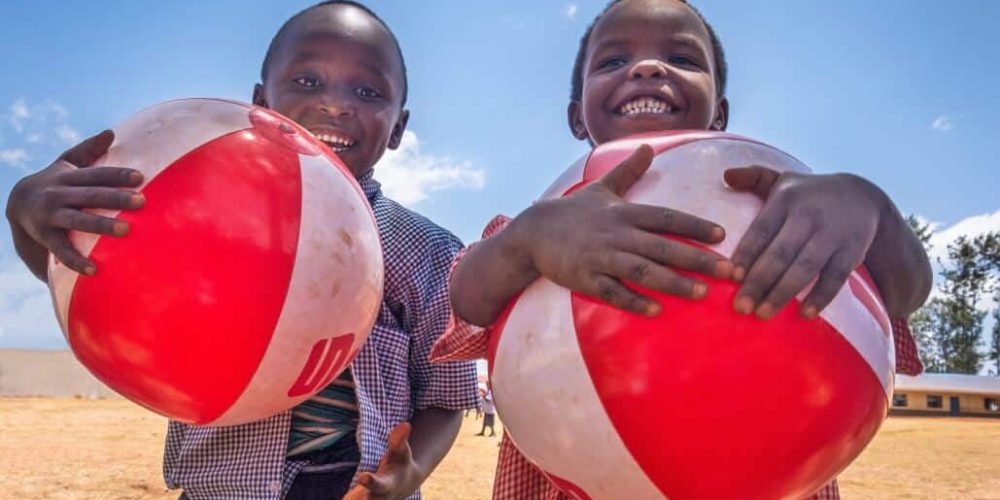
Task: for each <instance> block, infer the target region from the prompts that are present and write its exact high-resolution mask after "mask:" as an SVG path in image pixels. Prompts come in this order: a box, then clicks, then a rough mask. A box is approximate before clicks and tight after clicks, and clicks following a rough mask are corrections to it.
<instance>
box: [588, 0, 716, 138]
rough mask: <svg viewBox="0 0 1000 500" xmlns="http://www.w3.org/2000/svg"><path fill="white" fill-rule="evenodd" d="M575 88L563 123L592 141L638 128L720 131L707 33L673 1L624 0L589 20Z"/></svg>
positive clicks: (623, 133)
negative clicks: (579, 88)
mask: <svg viewBox="0 0 1000 500" xmlns="http://www.w3.org/2000/svg"><path fill="white" fill-rule="evenodd" d="M582 73H583V94H582V99H581V101H580V102H576V101H574V102H571V103H570V105H569V122H570V123H569V124H570V128H571V129H572V131H573V135H575V136H576V137H577V138H579V139H590V140H591V141H592V142H593V143H595V144H601V143H603V142H607V141H610V140H614V139H618V138H621V137H625V136H627V135H631V134H637V133H641V132H653V131H662V130H682V129H696V130H725V128H726V121H727V114H728V107H729V104H728V102H726V99H725V98H722V97H718V95H717V93H716V83H715V63H714V59H713V52H712V43H711V37H710V35H709V34H708V30H707V29H706V28H705V25H704V24H703V23H702V22H701V20H700V19H699V18H698V16H697V15H696V14H695V13H694V12H693V11H692V10H691V9H690V8H688V7H687V6H686V5H684V4H682V3H680V2H677V1H675V0H631V1H628V2H623V3H620V4H618V5H616V6H614V7H612V8H611V9H610V10H609V11H608V12H607V13H605V14H604V16H603V17H602V18H601V19H600V20H599V21H598V22H597V24H596V25H595V26H594V30H593V32H592V33H591V35H590V42H589V44H588V47H587V52H586V54H585V56H584V64H583V68H582Z"/></svg>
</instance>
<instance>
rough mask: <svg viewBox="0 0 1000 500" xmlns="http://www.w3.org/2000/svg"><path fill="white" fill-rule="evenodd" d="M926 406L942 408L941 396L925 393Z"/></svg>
mask: <svg viewBox="0 0 1000 500" xmlns="http://www.w3.org/2000/svg"><path fill="white" fill-rule="evenodd" d="M927 407H928V408H944V405H943V404H941V396H935V395H933V394H928V395H927Z"/></svg>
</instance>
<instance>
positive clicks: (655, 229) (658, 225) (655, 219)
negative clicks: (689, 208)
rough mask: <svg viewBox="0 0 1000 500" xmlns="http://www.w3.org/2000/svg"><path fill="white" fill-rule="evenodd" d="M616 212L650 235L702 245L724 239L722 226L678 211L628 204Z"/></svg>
mask: <svg viewBox="0 0 1000 500" xmlns="http://www.w3.org/2000/svg"><path fill="white" fill-rule="evenodd" d="M618 210H620V211H621V214H622V216H623V217H625V219H626V220H628V221H629V222H630V223H632V224H633V225H635V226H636V227H638V228H639V229H642V230H644V231H649V232H651V233H657V234H669V235H673V236H681V237H684V238H690V239H692V240H695V241H700V242H703V243H713V244H714V243H719V242H721V241H722V240H723V239H725V237H726V231H725V230H724V229H723V228H722V226H720V225H718V224H716V223H714V222H712V221H710V220H706V219H702V218H701V217H697V216H695V215H691V214H689V213H686V212H681V211H679V210H673V209H670V208H663V207H657V206H653V205H642V204H639V203H628V204H624V205H622V206H621V207H620V208H618Z"/></svg>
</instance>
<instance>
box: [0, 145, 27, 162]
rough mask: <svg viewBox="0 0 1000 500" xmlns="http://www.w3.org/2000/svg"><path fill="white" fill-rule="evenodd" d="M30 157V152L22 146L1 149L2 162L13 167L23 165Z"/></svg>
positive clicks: (0, 158) (0, 160)
mask: <svg viewBox="0 0 1000 500" xmlns="http://www.w3.org/2000/svg"><path fill="white" fill-rule="evenodd" d="M27 159H28V152H27V151H25V150H24V149H22V148H14V149H0V163H3V164H5V165H9V166H11V167H21V166H23V165H24V162H25V160H27Z"/></svg>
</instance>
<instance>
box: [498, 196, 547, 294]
mask: <svg viewBox="0 0 1000 500" xmlns="http://www.w3.org/2000/svg"><path fill="white" fill-rule="evenodd" d="M534 218H535V215H534V211H533V210H532V208H528V209H527V210H525V211H524V212H522V213H521V215H518V216H517V217H515V218H514V219H513V220H512V221H511V222H510V224H509V225H508V226H507V227H506V228H505V229H504V230H503V231H500V232H499V233H498V234H497V235H496V236H495V238H496V239H497V243H498V245H499V246H500V252H501V254H502V255H503V257H504V259H505V260H506V261H507V262H509V263H510V264H511V266H512V269H513V270H514V272H515V273H516V274H517V275H518V276H519V277H522V278H523V279H524V281H526V282H528V283H530V282H532V281H534V280H536V279H538V278H539V277H541V273H540V272H539V271H538V266H536V265H535V259H534V244H535V243H536V242H537V238H536V237H535V235H536V234H537V233H536V231H535V230H534V228H533V226H534V224H533V222H534Z"/></svg>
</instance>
